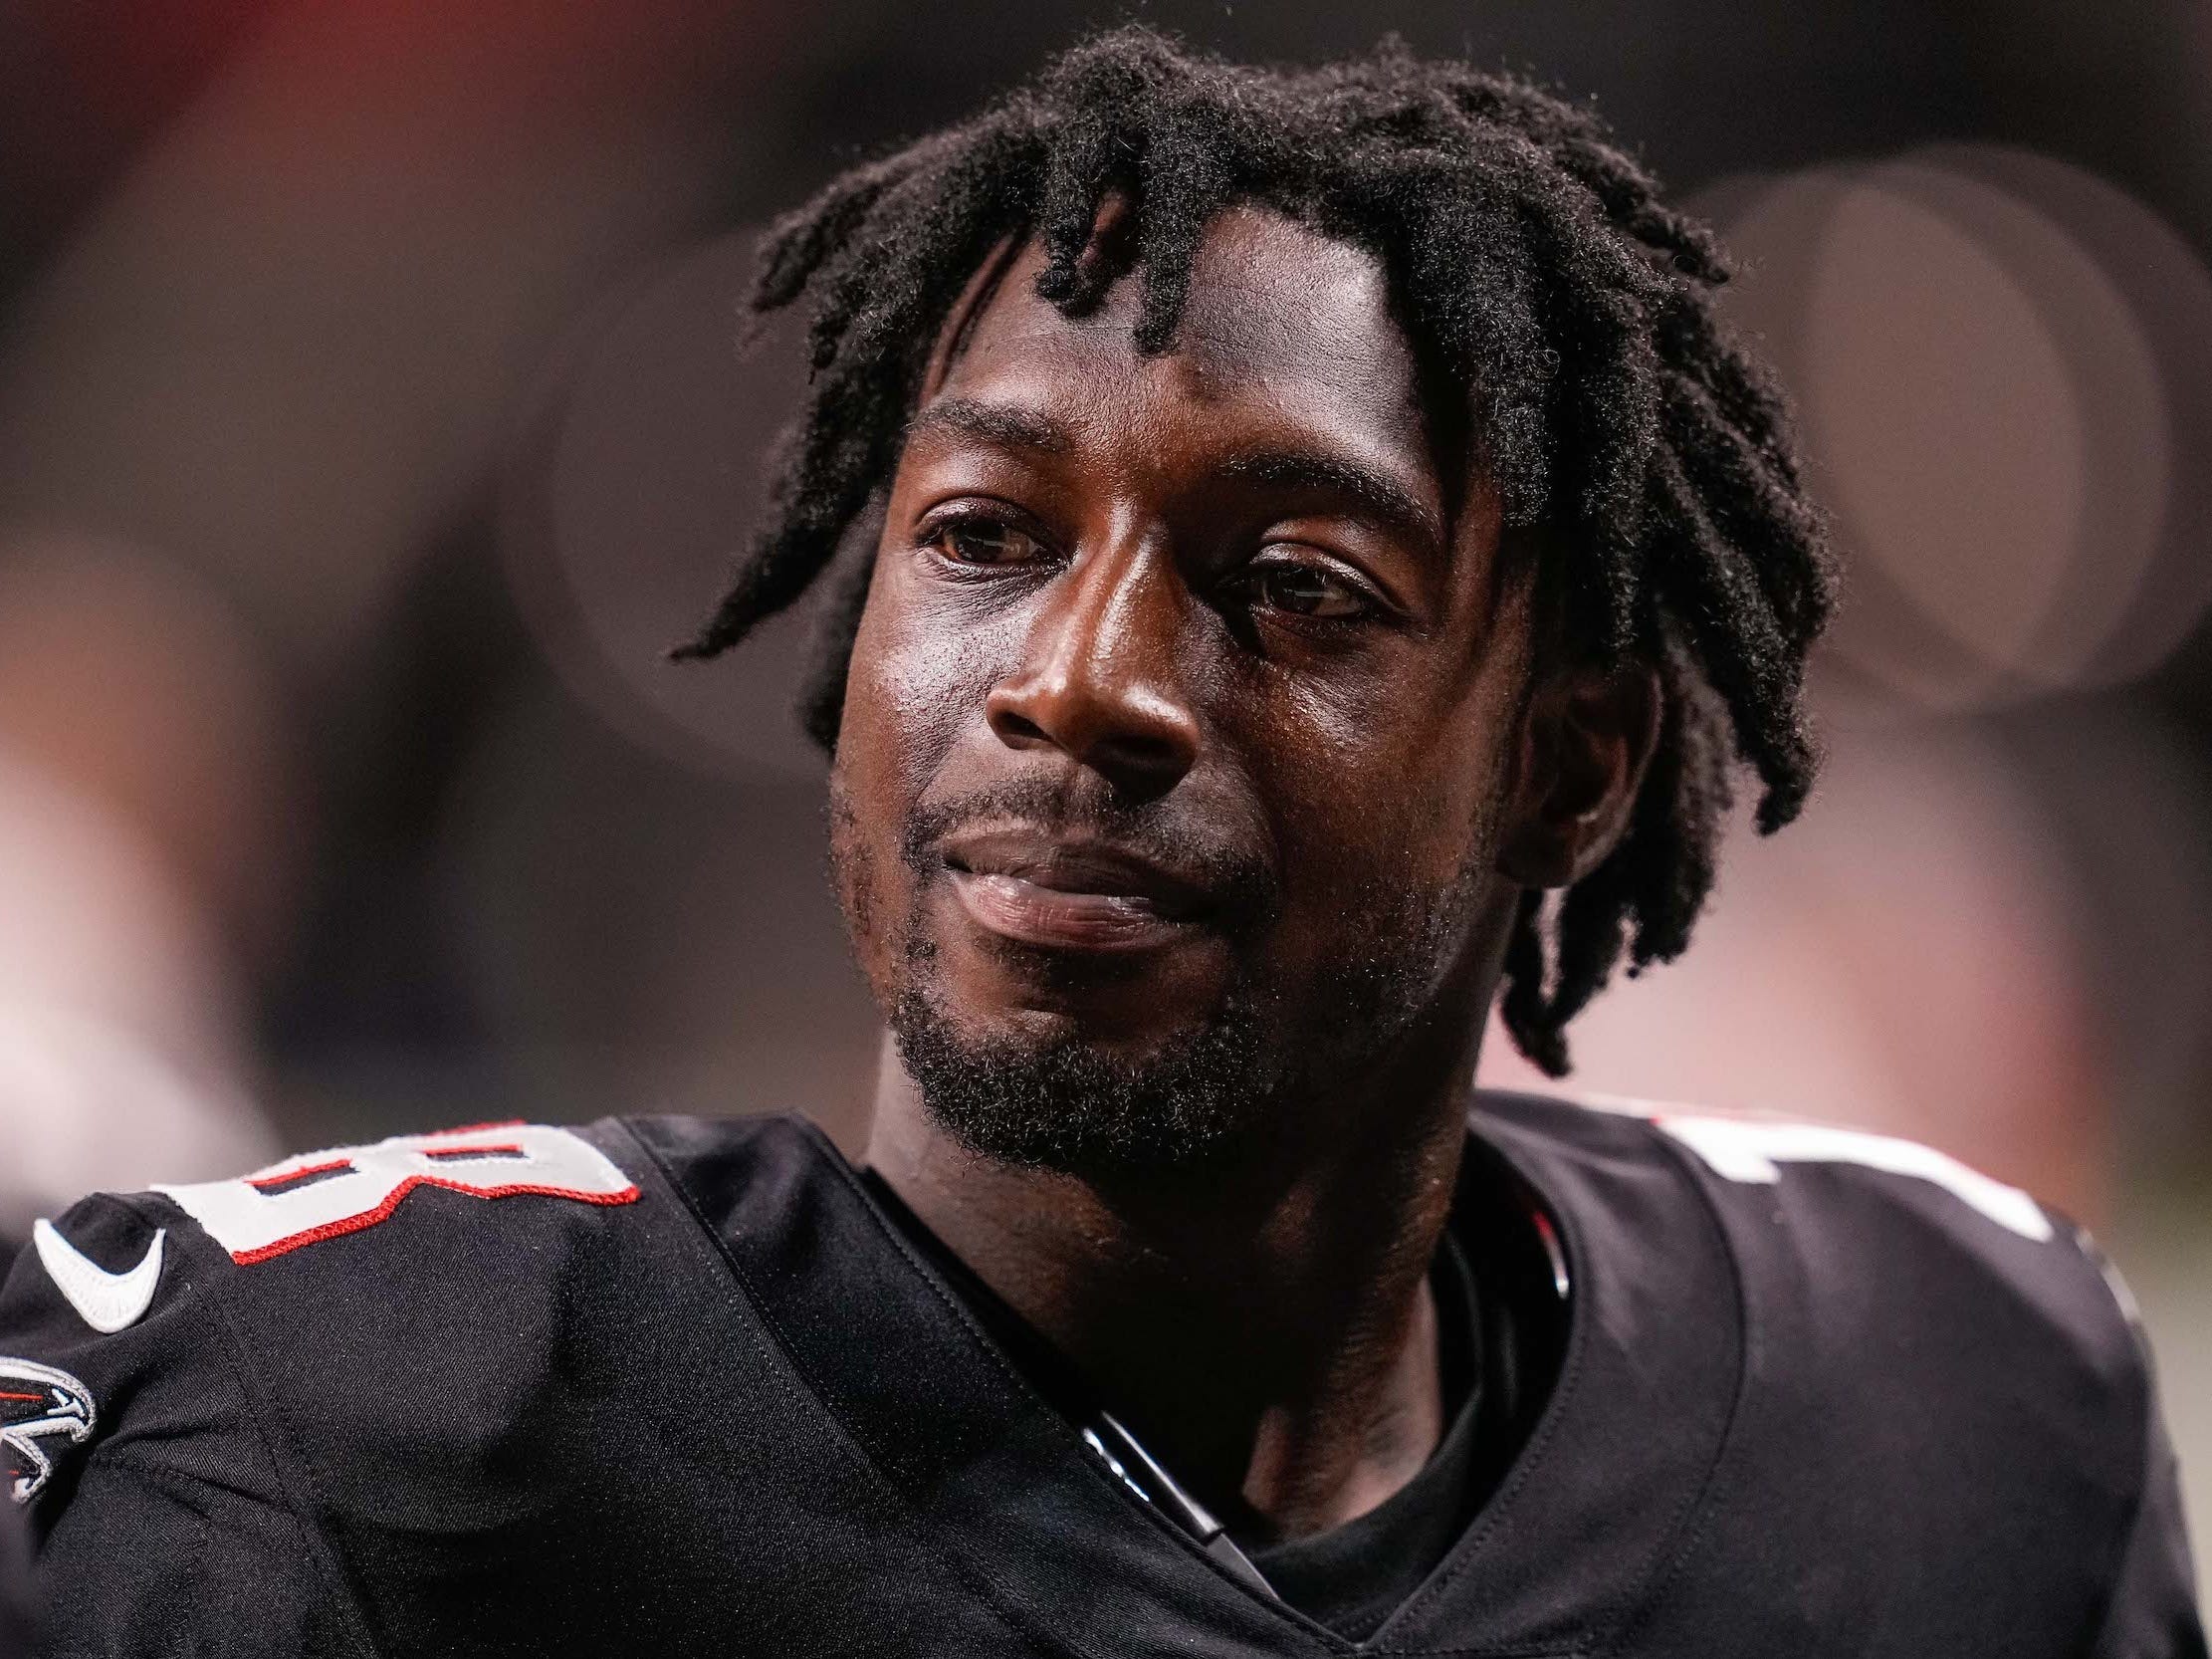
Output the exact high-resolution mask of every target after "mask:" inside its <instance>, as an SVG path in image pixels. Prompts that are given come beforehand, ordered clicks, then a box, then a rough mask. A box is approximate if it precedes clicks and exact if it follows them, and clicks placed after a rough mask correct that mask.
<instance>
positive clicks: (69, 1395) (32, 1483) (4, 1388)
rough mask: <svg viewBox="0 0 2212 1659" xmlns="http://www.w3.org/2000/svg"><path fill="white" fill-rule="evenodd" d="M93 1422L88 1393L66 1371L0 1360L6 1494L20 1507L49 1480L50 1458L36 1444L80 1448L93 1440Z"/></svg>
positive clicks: (0, 1472)
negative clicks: (7, 1480) (10, 1477)
mask: <svg viewBox="0 0 2212 1659" xmlns="http://www.w3.org/2000/svg"><path fill="white" fill-rule="evenodd" d="M93 1418H94V1411H93V1396H92V1392H91V1390H89V1389H88V1388H86V1386H85V1385H84V1384H83V1383H81V1382H79V1381H78V1380H77V1379H76V1378H75V1377H73V1376H71V1375H70V1374H69V1373H68V1372H67V1371H60V1370H56V1369H55V1368H54V1367H53V1366H51V1365H40V1364H37V1363H35V1362H33V1361H31V1360H28V1359H10V1358H7V1357H6V1356H5V1355H0V1454H4V1456H0V1476H5V1475H13V1476H14V1477H15V1481H14V1485H13V1486H12V1487H11V1488H10V1495H11V1496H12V1497H13V1498H14V1499H15V1501H16V1502H17V1503H18V1504H28V1503H29V1502H30V1501H31V1500H32V1499H34V1498H36V1497H37V1496H38V1495H39V1493H40V1491H41V1490H42V1489H43V1488H44V1487H45V1485H46V1483H47V1482H48V1481H49V1480H51V1479H52V1478H53V1475H54V1453H53V1452H50V1451H49V1450H48V1449H47V1448H46V1447H45V1446H43V1445H41V1444H40V1442H41V1441H53V1440H59V1441H61V1442H62V1443H63V1446H62V1448H60V1449H61V1450H66V1449H67V1448H68V1447H71V1446H81V1445H83V1444H84V1443H85V1442H86V1441H88V1440H90V1439H91V1438H92V1435H93Z"/></svg>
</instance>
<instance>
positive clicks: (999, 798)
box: [899, 778, 1277, 926]
mask: <svg viewBox="0 0 2212 1659" xmlns="http://www.w3.org/2000/svg"><path fill="white" fill-rule="evenodd" d="M996 824H1011V825H1021V826H1024V827H1027V828H1031V829H1035V830H1043V831H1045V832H1047V833H1050V834H1056V835H1070V836H1074V835H1080V836H1085V837H1092V838H1096V839H1098V840H1102V841H1108V842H1111V843H1112V844H1114V845H1116V846H1118V847H1122V848H1124V849H1126V850H1127V851H1129V852H1132V853H1134V854H1136V855H1137V856H1139V857H1142V858H1146V859H1149V860H1151V861H1152V862H1155V863H1158V864H1161V865H1164V866H1166V867H1167V868H1169V869H1172V870H1175V871H1177V872H1178V873H1179V874H1181V875H1184V876H1186V877H1188V878H1189V879H1191V880H1192V881H1194V882H1196V883H1197V884H1198V885H1199V886H1200V887H1201V888H1203V889H1204V891H1205V895H1206V899H1207V902H1208V904H1209V906H1210V907H1212V908H1215V909H1216V910H1217V911H1218V912H1219V914H1220V916H1221V918H1222V919H1223V920H1227V921H1231V922H1233V923H1235V924H1240V925H1244V926H1251V925H1255V924H1257V923H1261V922H1264V921H1266V920H1267V919H1268V918H1270V917H1272V916H1273V915H1274V913H1275V908H1276V896H1277V895H1276V881H1275V872H1274V867H1273V865H1272V864H1270V863H1269V862H1268V860H1267V859H1266V858H1264V857H1262V856H1260V855H1259V854H1258V853H1256V852H1254V851H1252V850H1251V849H1250V848H1248V847H1243V846H1239V845H1237V844H1235V843H1234V842H1232V841H1230V840H1228V839H1227V838H1226V837H1225V836H1223V835H1222V834H1221V833H1220V832H1219V830H1217V828H1216V827H1214V826H1211V825H1206V824H1203V823H1194V822H1192V815H1191V813H1190V811H1189V809H1188V808H1179V809H1175V810H1172V811H1171V810H1168V809H1167V808H1166V807H1165V806H1164V805H1163V804H1160V803H1148V804H1147V805H1144V806H1140V807H1131V806H1128V805H1126V804H1123V803H1118V802H1116V801H1114V800H1113V799H1112V798H1111V796H1110V795H1108V794H1107V793H1106V792H1105V791H1103V790H1095V791H1094V790H1086V789H1084V788H1081V787H1080V786H1075V785H1070V784H1068V783H1066V782H1062V781H1059V780H1055V779H1051V778H1022V779H1010V780H1008V781H1007V782H1005V783H1003V784H996V785H993V786H991V787H989V788H985V789H978V790H972V791H969V792H967V793H965V794H961V795H955V796H948V797H947V798H945V799H944V800H942V801H925V802H923V803H922V804H921V805H919V806H917V807H916V808H915V809H914V811H913V812H912V813H910V814H909V815H908V817H907V822H906V825H905V827H904V829H903V830H902V831H901V833H900V836H899V853H900V857H901V858H902V859H903V860H904V862H905V864H906V866H907V868H909V869H910V870H912V871H913V872H914V874H915V876H916V877H917V879H919V880H927V879H928V878H929V877H930V876H931V875H933V874H935V873H937V872H938V871H939V870H941V869H942V867H943V863H944V860H943V858H942V857H941V856H940V855H939V853H938V850H937V848H938V845H939V843H940V842H942V841H943V840H944V839H945V838H946V837H947V836H948V835H951V834H953V833H954V832H955V831H956V830H966V829H969V828H971V827H973V826H980V825H996Z"/></svg>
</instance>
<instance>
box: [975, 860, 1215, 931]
mask: <svg viewBox="0 0 2212 1659" xmlns="http://www.w3.org/2000/svg"><path fill="white" fill-rule="evenodd" d="M942 853H943V856H944V860H945V864H946V868H947V870H948V872H949V873H950V876H951V881H952V888H953V891H954V893H955V894H956V895H957V896H958V897H959V899H960V902H961V905H962V907H963V908H964V909H965V910H966V911H967V912H968V915H969V917H970V919H972V920H973V921H974V922H975V923H976V924H977V925H978V926H979V927H982V928H984V929H985V930H987V931H988V932H991V933H995V934H996V935H998V936H999V937H1001V938H1004V939H1009V940H1012V941H1014V942H1016V943H1019V944H1025V945H1031V946H1035V947H1038V948H1041V949H1046V950H1061V951H1130V950H1149V949H1157V948H1159V947H1160V946H1162V945H1166V944H1170V943H1173V942H1174V941H1176V940H1178V939H1181V938H1184V937H1187V936H1188V935H1189V934H1190V933H1191V932H1192V931H1193V930H1194V929H1195V928H1196V926H1197V925H1198V923H1199V922H1200V920H1201V919H1202V918H1203V917H1204V915H1205V914H1206V912H1207V911H1208V910H1209V908H1211V906H1210V904H1209V902H1208V895H1207V892H1206V889H1205V888H1204V887H1203V886H1201V885H1200V884H1199V883H1198V882H1197V881H1195V880H1193V879H1192V878H1190V877H1188V876H1186V875H1183V874H1181V873H1180V872H1178V871H1175V870H1173V869H1170V868H1168V867H1167V866H1165V865H1163V864H1160V863H1158V862H1156V861H1154V860H1152V859H1150V858H1147V857H1145V856H1143V855H1142V854H1140V853H1136V852H1133V851H1131V850H1129V849H1127V848H1124V847H1120V846H1116V845H1113V844H1111V843H1109V842H1105V841H1099V840H1092V839H1086V838H1080V837H1076V838H1066V839H1063V838H1058V837H1054V836H1051V835H1047V834H1043V833H1041V832H1039V831H1036V830H992V831H987V832H981V833H974V832H972V833H966V834H959V835H955V836H952V837H950V838H948V839H947V840H946V841H945V843H944V844H943V847H942Z"/></svg>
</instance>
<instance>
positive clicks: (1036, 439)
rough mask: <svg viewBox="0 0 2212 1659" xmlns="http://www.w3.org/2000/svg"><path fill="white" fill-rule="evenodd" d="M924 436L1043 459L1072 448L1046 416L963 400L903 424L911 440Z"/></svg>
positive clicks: (1070, 436)
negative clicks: (975, 441)
mask: <svg viewBox="0 0 2212 1659" xmlns="http://www.w3.org/2000/svg"><path fill="white" fill-rule="evenodd" d="M924 432H948V433H953V434H956V435H958V436H960V437H965V438H980V439H982V440H983V441H984V442H985V443H995V444H999V445H1001V446H1003V447H1005V448H1008V449H1034V450H1039V451H1041V452H1043V453H1044V454H1047V455H1064V454H1066V453H1067V452H1068V451H1069V450H1071V449H1073V448H1074V447H1075V437H1074V434H1073V433H1071V432H1070V431H1069V430H1068V429H1067V428H1066V427H1065V426H1063V425H1061V424H1060V423H1059V422H1058V421H1056V420H1054V419H1052V418H1051V417H1050V416H1049V415H1042V414H1038V413H1037V412H1036V411H1035V410H1033V409H1022V408H1015V407H1014V406H1012V405H1011V404H1006V403H979V402H976V401H975V400H974V399H972V398H967V397H948V398H946V399H945V400H943V401H942V402H937V403H932V404H931V405H930V406H929V407H928V408H926V409H919V410H917V411H916V412H915V415H914V418H913V419H911V420H909V421H908V422H907V423H906V434H907V436H908V437H909V438H912V437H915V436H918V435H920V434H921V433H924Z"/></svg>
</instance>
